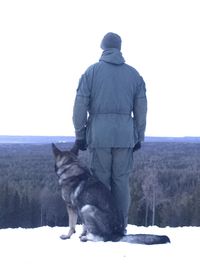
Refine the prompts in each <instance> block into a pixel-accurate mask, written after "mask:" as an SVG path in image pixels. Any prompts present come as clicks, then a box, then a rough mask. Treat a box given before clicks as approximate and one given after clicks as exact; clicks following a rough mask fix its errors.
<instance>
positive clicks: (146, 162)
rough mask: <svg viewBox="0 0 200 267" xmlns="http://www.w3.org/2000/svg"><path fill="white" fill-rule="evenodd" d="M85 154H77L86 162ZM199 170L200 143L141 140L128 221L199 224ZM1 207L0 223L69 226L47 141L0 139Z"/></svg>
mask: <svg viewBox="0 0 200 267" xmlns="http://www.w3.org/2000/svg"><path fill="white" fill-rule="evenodd" d="M71 145H72V144H71V143H65V144H63V143H60V144H58V146H59V147H60V148H61V149H66V148H69V147H70V146H71ZM87 156H88V154H87V152H81V153H80V160H81V161H84V162H85V164H87ZM199 170H200V143H187V142H186V143H184V142H145V143H143V145H142V149H141V150H139V151H137V152H135V153H134V165H133V173H132V174H131V177H130V188H131V199H132V200H131V205H130V211H129V223H130V224H135V225H143V226H149V225H158V226H160V227H165V226H171V227H177V226H200V171H199ZM0 210H1V212H0V228H8V227H12V228H15V227H24V228H30V227H31V228H32V227H39V226H43V225H49V226H65V225H68V216H67V213H66V208H65V204H64V202H63V200H62V198H61V195H60V187H59V185H58V181H57V176H56V174H55V172H54V158H53V154H52V151H51V144H0Z"/></svg>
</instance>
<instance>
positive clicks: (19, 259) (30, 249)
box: [0, 225, 200, 267]
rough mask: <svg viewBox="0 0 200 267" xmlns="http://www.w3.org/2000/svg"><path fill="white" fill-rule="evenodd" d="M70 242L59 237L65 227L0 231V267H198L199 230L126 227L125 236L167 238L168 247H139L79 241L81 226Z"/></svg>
mask: <svg viewBox="0 0 200 267" xmlns="http://www.w3.org/2000/svg"><path fill="white" fill-rule="evenodd" d="M76 230H77V231H76V234H75V235H73V236H72V237H71V239H70V240H61V239H60V238H59V236H60V235H61V234H65V233H67V231H68V229H67V228H66V227H54V228H50V227H47V226H45V227H40V228H35V229H22V228H18V229H1V230H0V266H2V267H11V266H15V267H18V266H19V267H32V266H34V267H37V266H38V267H39V266H43V267H46V266H48V267H49V266H68V265H69V264H70V265H71V266H87V267H90V266H93V267H94V266H95V267H96V266H101V267H103V266H116V265H117V266H146V265H148V266H150V267H151V266H154V267H157V266H159V267H160V266H162V267H163V266H167V267H169V266H175V264H176V265H177V264H178V265H177V266H181V267H182V266H192V267H195V266H199V240H200V228H198V227H182V228H181V227H179V228H169V227H167V228H158V227H155V226H154V227H148V228H145V227H136V226H133V225H128V228H127V230H128V233H153V234H166V235H168V236H169V237H170V239H171V243H170V244H165V245H152V246H146V245H138V244H128V243H123V242H117V243H113V242H86V243H82V242H80V241H79V234H80V233H81V230H82V229H81V226H79V225H78V226H77V229H76Z"/></svg>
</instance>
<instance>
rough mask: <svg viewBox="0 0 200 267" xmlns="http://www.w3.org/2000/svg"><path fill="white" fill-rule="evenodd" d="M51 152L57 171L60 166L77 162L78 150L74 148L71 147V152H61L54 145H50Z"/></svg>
mask: <svg viewBox="0 0 200 267" xmlns="http://www.w3.org/2000/svg"><path fill="white" fill-rule="evenodd" d="M52 150H53V154H54V158H55V165H56V168H57V169H58V168H60V167H61V166H62V165H66V164H70V163H72V162H74V161H76V160H77V156H78V149H77V148H76V147H75V146H73V147H72V149H71V150H64V151H61V150H60V149H59V148H58V147H57V146H56V145H55V144H52Z"/></svg>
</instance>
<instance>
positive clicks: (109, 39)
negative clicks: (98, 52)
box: [101, 32, 122, 50]
mask: <svg viewBox="0 0 200 267" xmlns="http://www.w3.org/2000/svg"><path fill="white" fill-rule="evenodd" d="M121 43H122V40H121V37H120V36H119V35H118V34H116V33H113V32H109V33H107V34H106V35H105V36H104V37H103V40H102V42H101V48H102V49H103V50H106V49H109V48H117V49H119V50H121Z"/></svg>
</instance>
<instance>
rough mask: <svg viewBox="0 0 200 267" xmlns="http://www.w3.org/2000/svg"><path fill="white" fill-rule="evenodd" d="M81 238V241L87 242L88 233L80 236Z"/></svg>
mask: <svg viewBox="0 0 200 267" xmlns="http://www.w3.org/2000/svg"><path fill="white" fill-rule="evenodd" d="M80 240H81V242H87V241H88V239H87V236H86V235H82V236H80Z"/></svg>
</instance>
